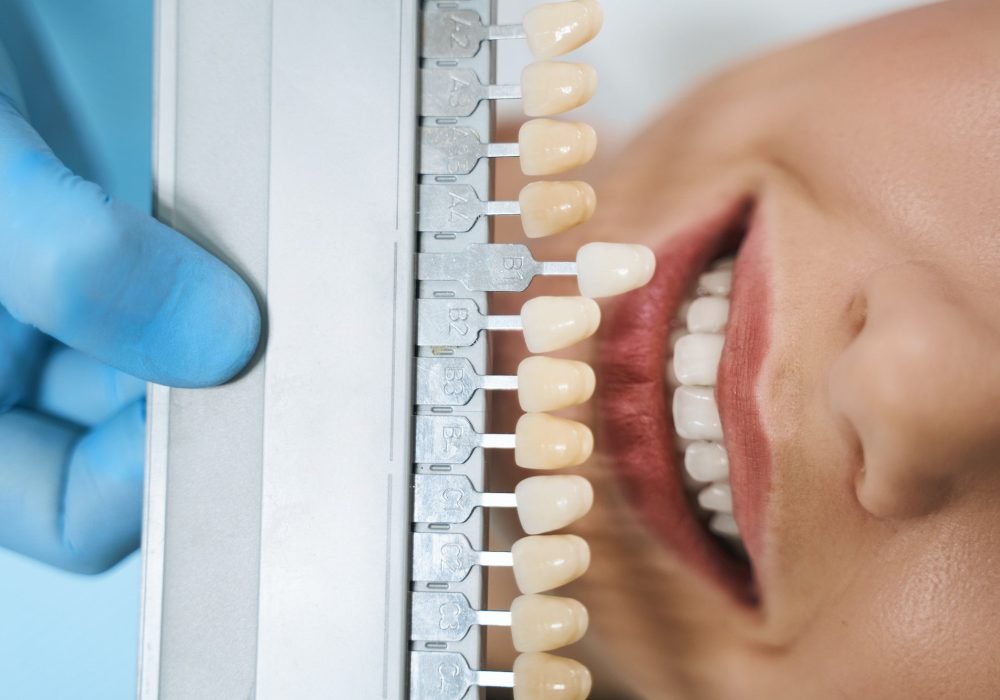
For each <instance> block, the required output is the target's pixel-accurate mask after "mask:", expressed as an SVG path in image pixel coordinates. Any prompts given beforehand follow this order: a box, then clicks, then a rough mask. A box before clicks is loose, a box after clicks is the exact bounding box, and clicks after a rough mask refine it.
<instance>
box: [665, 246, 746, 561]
mask: <svg viewBox="0 0 1000 700" xmlns="http://www.w3.org/2000/svg"><path fill="white" fill-rule="evenodd" d="M732 266H733V261H732V259H731V258H725V259H722V260H719V261H717V262H716V263H714V264H713V265H712V266H711V267H710V268H709V269H708V271H706V272H705V273H703V274H702V275H701V277H699V279H698V286H697V293H696V296H695V297H693V298H692V299H691V300H689V301H688V302H686V303H684V304H682V305H681V317H680V318H679V319H678V330H675V331H674V333H672V334H671V343H672V345H673V352H672V357H671V359H669V360H668V361H667V363H668V364H667V378H668V383H669V385H670V387H671V388H672V389H673V413H674V426H675V430H676V432H677V435H678V444H684V445H685V448H684V470H685V474H684V477H685V478H684V479H683V482H684V487H685V489H686V490H687V491H688V493H690V494H691V495H692V496H696V498H697V503H698V505H699V506H700V508H699V509H698V510H699V511H701V512H703V513H704V514H705V518H706V526H707V528H708V530H709V531H710V532H712V533H714V534H716V535H718V536H720V537H721V538H723V540H724V541H726V542H728V543H730V544H732V545H734V546H735V548H736V549H737V550H740V549H742V540H741V539H740V534H739V529H738V526H737V524H736V521H735V520H734V519H733V502H732V493H731V490H730V487H729V456H728V455H727V453H726V448H725V447H724V446H723V445H722V426H721V423H720V422H719V417H718V416H719V409H718V405H717V403H716V401H715V393H714V388H715V383H716V375H717V373H718V369H719V360H720V358H721V355H722V346H723V342H724V339H725V336H724V335H723V332H724V330H725V326H726V322H727V321H728V319H729V292H730V288H731V285H732Z"/></svg>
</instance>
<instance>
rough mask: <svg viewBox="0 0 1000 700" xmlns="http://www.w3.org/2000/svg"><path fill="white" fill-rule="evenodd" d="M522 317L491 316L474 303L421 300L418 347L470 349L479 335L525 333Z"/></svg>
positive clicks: (451, 300) (452, 300)
mask: <svg viewBox="0 0 1000 700" xmlns="http://www.w3.org/2000/svg"><path fill="white" fill-rule="evenodd" d="M523 325H524V324H523V323H522V320H521V317H520V316H487V315H485V314H483V313H482V312H481V311H480V310H479V306H477V305H476V302H475V301H474V300H472V299H417V345H420V346H424V347H468V346H470V345H474V344H475V343H476V340H478V339H479V334H480V333H481V332H482V331H484V330H490V331H519V330H522V329H523Z"/></svg>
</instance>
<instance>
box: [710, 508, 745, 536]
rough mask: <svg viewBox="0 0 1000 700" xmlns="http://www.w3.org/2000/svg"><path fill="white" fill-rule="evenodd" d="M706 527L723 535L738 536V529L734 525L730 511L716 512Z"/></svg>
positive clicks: (734, 520) (734, 521)
mask: <svg viewBox="0 0 1000 700" xmlns="http://www.w3.org/2000/svg"><path fill="white" fill-rule="evenodd" d="M708 529H709V530H711V531H712V532H714V533H715V534H717V535H722V536H723V537H729V538H738V537H739V536H740V529H739V527H738V526H737V525H736V519H735V518H734V517H733V516H732V515H731V514H730V513H716V514H715V515H713V516H712V519H711V520H709V521H708Z"/></svg>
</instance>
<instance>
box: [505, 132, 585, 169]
mask: <svg viewBox="0 0 1000 700" xmlns="http://www.w3.org/2000/svg"><path fill="white" fill-rule="evenodd" d="M518 141H519V143H520V155H521V171H522V172H523V173H524V174H525V175H555V174H556V173H561V172H565V171H566V170H571V169H572V168H576V167H578V166H580V165H583V164H584V163H589V162H590V159H591V158H593V157H594V153H595V152H596V151H597V132H595V131H594V128H593V127H592V126H590V125H589V124H584V123H582V122H559V121H554V120H552V119H532V120H531V121H528V122H525V123H524V125H523V126H522V127H521V131H520V136H519V138H518Z"/></svg>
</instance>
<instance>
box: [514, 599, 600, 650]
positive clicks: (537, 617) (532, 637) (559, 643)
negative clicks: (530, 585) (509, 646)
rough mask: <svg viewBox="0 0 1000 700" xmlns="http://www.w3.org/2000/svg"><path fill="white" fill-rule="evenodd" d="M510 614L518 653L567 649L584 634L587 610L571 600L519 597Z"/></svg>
mask: <svg viewBox="0 0 1000 700" xmlns="http://www.w3.org/2000/svg"><path fill="white" fill-rule="evenodd" d="M510 615H511V625H510V632H511V637H513V640H514V648H515V649H517V650H518V651H520V652H532V651H551V650H552V649H558V648H560V647H568V646H569V645H570V644H573V643H574V642H577V641H579V640H580V638H581V637H583V635H584V634H585V633H586V631H587V624H588V617H587V608H585V607H584V606H583V604H582V603H580V602H579V601H577V600H573V599H572V598H562V597H560V596H553V595H522V596H519V597H517V598H515V599H514V602H513V603H511V605H510Z"/></svg>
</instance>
